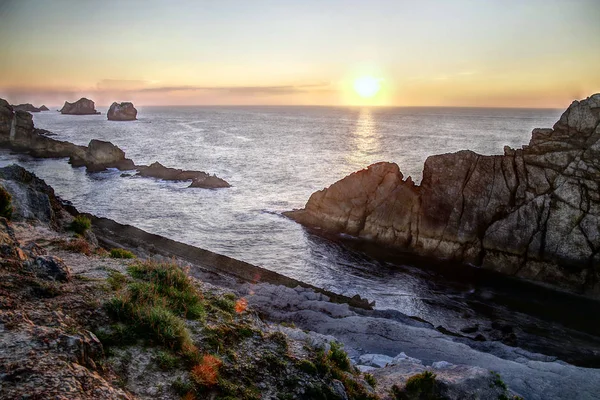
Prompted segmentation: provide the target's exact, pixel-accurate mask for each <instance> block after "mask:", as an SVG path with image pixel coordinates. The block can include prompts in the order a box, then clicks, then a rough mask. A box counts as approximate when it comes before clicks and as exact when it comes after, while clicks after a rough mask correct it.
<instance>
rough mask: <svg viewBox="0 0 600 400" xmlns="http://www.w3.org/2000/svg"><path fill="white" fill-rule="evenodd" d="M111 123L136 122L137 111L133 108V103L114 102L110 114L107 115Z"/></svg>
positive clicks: (109, 110)
mask: <svg viewBox="0 0 600 400" xmlns="http://www.w3.org/2000/svg"><path fill="white" fill-rule="evenodd" d="M106 115H107V117H108V119H109V120H110V121H135V120H136V119H137V110H136V109H135V107H134V106H133V103H130V102H124V103H121V104H119V103H117V102H114V103H112V104H111V105H110V108H109V109H108V113H106Z"/></svg>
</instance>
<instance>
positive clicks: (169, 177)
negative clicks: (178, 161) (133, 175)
mask: <svg viewBox="0 0 600 400" xmlns="http://www.w3.org/2000/svg"><path fill="white" fill-rule="evenodd" d="M138 170H139V172H138V173H137V175H139V176H146V177H153V178H158V179H163V180H165V181H189V180H191V181H192V183H191V184H190V186H189V187H199V188H204V189H218V188H227V187H230V186H231V185H229V183H227V182H226V181H225V180H223V179H221V178H219V177H217V176H214V175H209V174H207V173H206V172H202V171H184V170H182V169H176V168H168V167H165V166H164V165H162V164H161V163H159V162H155V163H152V164H150V165H149V166H147V167H145V166H140V167H138Z"/></svg>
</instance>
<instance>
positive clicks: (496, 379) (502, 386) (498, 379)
mask: <svg viewBox="0 0 600 400" xmlns="http://www.w3.org/2000/svg"><path fill="white" fill-rule="evenodd" d="M491 374H492V379H493V380H492V383H491V384H490V386H492V387H494V386H495V387H498V388H500V389H502V390H508V386H506V383H504V381H503V380H502V377H501V376H500V374H499V373H497V372H495V371H492V372H491Z"/></svg>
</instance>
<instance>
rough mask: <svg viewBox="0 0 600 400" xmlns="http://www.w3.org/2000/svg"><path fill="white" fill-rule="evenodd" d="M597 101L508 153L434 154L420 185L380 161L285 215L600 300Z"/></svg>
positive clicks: (580, 104) (579, 105)
mask: <svg viewBox="0 0 600 400" xmlns="http://www.w3.org/2000/svg"><path fill="white" fill-rule="evenodd" d="M598 160H600V94H595V95H593V96H591V97H589V98H587V99H585V100H582V101H575V102H573V103H572V104H571V106H570V107H569V108H568V109H567V110H566V111H565V112H564V113H563V115H562V116H561V118H560V120H559V121H558V122H557V123H556V124H555V125H554V127H553V129H536V130H534V131H533V133H532V137H531V141H530V142H529V145H527V146H523V148H522V149H516V150H515V149H511V148H509V147H506V148H505V150H504V155H497V156H483V155H480V154H476V153H474V152H472V151H467V150H464V151H459V152H457V153H452V154H442V155H436V156H431V157H429V158H427V160H426V161H425V165H424V169H423V180H422V182H421V184H420V185H415V184H414V183H413V182H412V180H411V179H410V178H407V179H404V176H403V175H402V173H401V172H400V169H399V168H398V166H397V165H396V164H393V163H387V162H382V163H377V164H373V165H371V166H369V167H368V168H367V169H364V170H362V171H358V172H355V173H353V174H351V175H349V176H347V177H346V178H344V179H342V180H340V181H338V182H336V183H335V184H333V185H331V186H330V187H329V188H326V189H323V190H321V191H318V192H315V193H313V195H312V196H311V197H310V199H309V200H308V202H307V203H306V206H305V208H304V209H302V210H294V211H291V212H287V213H285V215H287V216H288V217H290V218H292V219H294V220H296V221H297V222H299V223H301V224H304V225H306V226H309V227H318V228H321V230H324V231H328V232H333V233H346V234H349V235H353V236H356V237H359V238H363V239H367V240H371V241H374V242H377V243H380V244H382V245H386V246H392V247H396V248H399V249H402V250H403V251H412V252H415V253H417V254H420V255H425V256H433V257H438V258H443V259H448V260H453V261H459V262H462V263H466V264H471V265H475V266H478V267H483V268H487V269H490V270H494V271H498V272H501V273H504V274H508V275H513V276H517V277H520V278H524V279H527V280H532V281H535V282H540V283H543V284H545V285H550V286H553V287H555V288H559V289H562V290H568V291H571V292H575V293H578V294H583V295H586V296H590V297H593V298H600V270H598V269H597V268H595V267H594V266H598V265H600V194H599V193H600V191H599V189H600V162H599V161H598Z"/></svg>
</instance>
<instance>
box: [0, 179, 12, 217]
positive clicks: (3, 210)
mask: <svg viewBox="0 0 600 400" xmlns="http://www.w3.org/2000/svg"><path fill="white" fill-rule="evenodd" d="M12 212H13V208H12V196H11V195H10V193H8V191H7V190H6V189H4V188H3V187H2V186H0V217H4V218H6V219H11V218H12Z"/></svg>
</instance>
